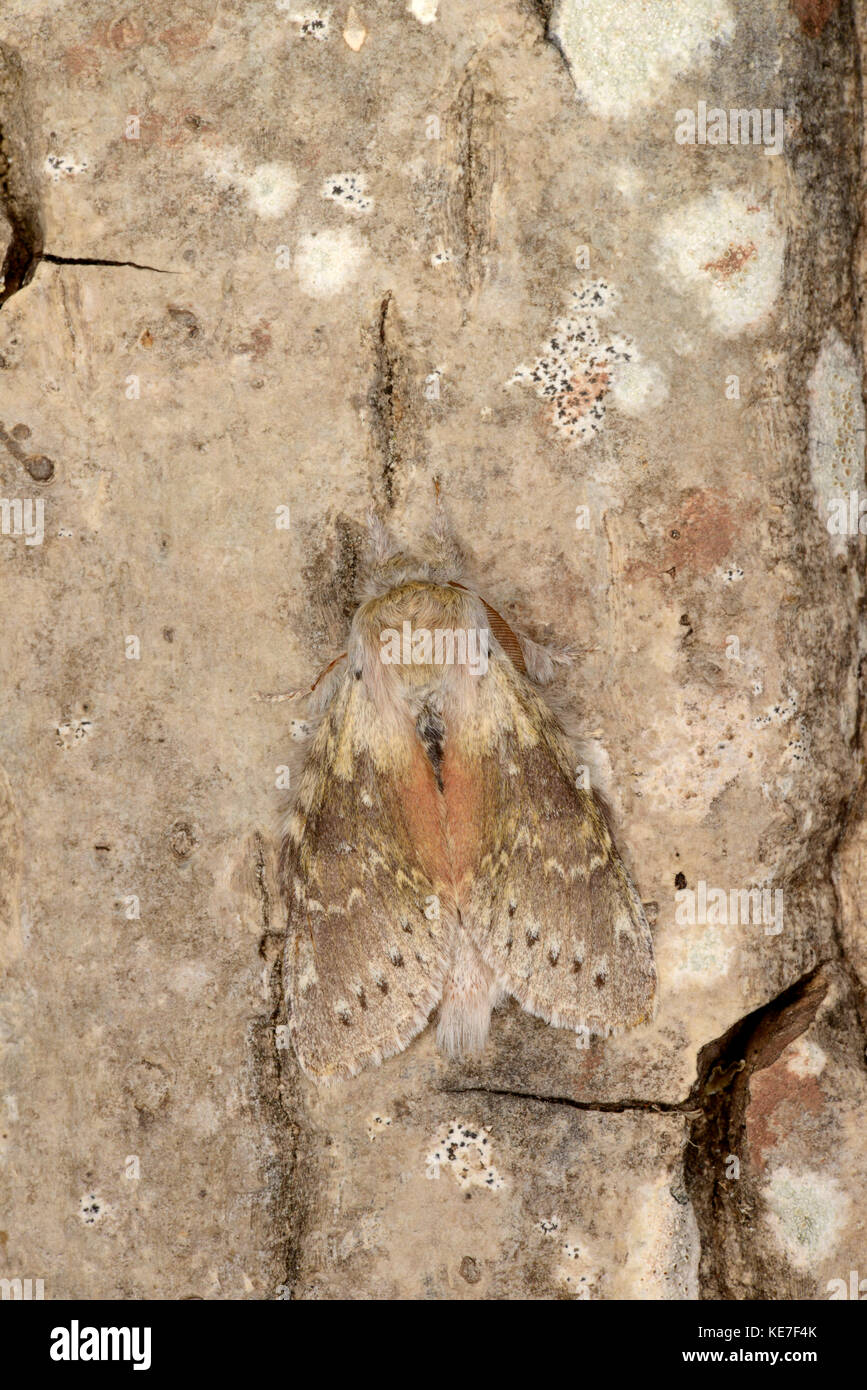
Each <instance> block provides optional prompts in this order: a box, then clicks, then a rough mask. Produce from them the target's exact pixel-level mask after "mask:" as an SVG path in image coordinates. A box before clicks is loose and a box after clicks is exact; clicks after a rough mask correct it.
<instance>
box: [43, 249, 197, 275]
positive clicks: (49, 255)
mask: <svg viewBox="0 0 867 1390" xmlns="http://www.w3.org/2000/svg"><path fill="white" fill-rule="evenodd" d="M36 260H37V263H38V262H39V261H47V262H48V264H49V265H95V266H118V267H121V268H129V269H130V270H151V271H153V273H154V274H155V275H180V274H181V272H180V271H179V270H164V269H163V267H162V266H158V265H144V264H142V262H141V261H113V260H110V259H107V258H105V257H101V256H56V255H54V253H53V252H51V251H43V252H42V253H41V254H40V255H39V256H37V258H36Z"/></svg>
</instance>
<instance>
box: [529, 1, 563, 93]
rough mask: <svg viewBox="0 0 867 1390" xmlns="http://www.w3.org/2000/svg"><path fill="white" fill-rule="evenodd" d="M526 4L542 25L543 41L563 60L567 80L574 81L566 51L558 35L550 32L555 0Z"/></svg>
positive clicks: (555, 5) (555, 4)
mask: <svg viewBox="0 0 867 1390" xmlns="http://www.w3.org/2000/svg"><path fill="white" fill-rule="evenodd" d="M528 4H529V7H530V10H531V12H532V13H533V14H534V15H535V16H536V18H537V19H538V20H539V23H540V24H541V26H542V38H543V40H544V41H545V43H549V44H550V45H551V47H552V48H553V49H556V51H557V53H558V54H559V55H560V58H561V59H562V61H563V66H564V67H565V69H566V71H567V73H568V74H569V80H570V81H574V79H573V78H572V69H571V67H570V65H569V59H568V58H567V57H566V51H565V49H564V48H563V45H562V43H561V42H560V39H559V36H558V35H557V34H553V33H552V32H551V20H552V19H553V18H554V10H555V9H556V8H557V0H528Z"/></svg>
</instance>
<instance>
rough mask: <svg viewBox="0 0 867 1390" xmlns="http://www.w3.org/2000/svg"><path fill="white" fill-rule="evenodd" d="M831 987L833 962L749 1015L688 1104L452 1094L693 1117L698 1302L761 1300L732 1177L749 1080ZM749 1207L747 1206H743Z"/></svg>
mask: <svg viewBox="0 0 867 1390" xmlns="http://www.w3.org/2000/svg"><path fill="white" fill-rule="evenodd" d="M829 983H830V979H829V974H828V963H822V964H821V965H817V966H816V967H815V968H814V969H813V970H811V971H809V972H808V974H806V975H804V976H802V977H801V979H799V980H797V981H796V982H795V983H794V984H793V985H790V986H789V988H788V989H785V990H783V991H782V993H780V994H778V995H777V996H776V997H775V998H774V999H771V1000H769V1001H768V1003H766V1004H762V1005H761V1006H760V1007H759V1008H758V1009H754V1010H753V1011H752V1012H751V1013H749V1014H746V1015H745V1017H744V1018H742V1019H739V1020H738V1022H737V1023H735V1024H733V1025H732V1027H731V1028H729V1029H728V1030H727V1032H725V1033H724V1034H723V1035H722V1036H721V1037H719V1038H716V1039H714V1040H713V1041H712V1042H709V1043H707V1044H706V1045H705V1046H704V1047H703V1048H702V1049H701V1051H700V1052H699V1055H698V1059H697V1063H696V1081H695V1085H694V1086H693V1087H692V1089H691V1090H690V1093H689V1095H688V1096H687V1097H686V1099H684V1100H679V1101H654V1100H612V1101H594V1100H575V1099H573V1098H572V1097H571V1096H550V1095H541V1094H539V1093H538V1092H532V1091H513V1090H505V1089H494V1088H487V1087H484V1086H452V1087H444V1088H443V1090H444V1092H445V1093H446V1094H449V1095H468V1094H480V1095H490V1096H501V1097H504V1098H507V1099H512V1100H524V1101H532V1102H534V1103H539V1104H544V1105H557V1106H566V1107H568V1108H569V1109H572V1110H580V1111H585V1112H589V1111H593V1112H598V1113H600V1114H614V1115H616V1114H625V1113H629V1112H636V1111H637V1112H645V1113H646V1112H655V1113H658V1114H663V1115H682V1116H684V1118H685V1119H687V1120H690V1121H691V1123H690V1126H689V1134H688V1136H687V1140H686V1146H685V1154H684V1185H685V1187H686V1191H687V1193H688V1195H689V1199H690V1201H691V1203H692V1207H693V1211H694V1213H695V1218H696V1223H697V1226H698V1231H699V1242H700V1247H701V1253H700V1259H699V1288H700V1293H699V1297H700V1298H703V1299H727V1298H744V1297H755V1296H756V1294H755V1290H749V1289H745V1288H744V1287H743V1285H742V1283H741V1282H739V1279H738V1273H737V1271H740V1270H742V1269H744V1267H745V1265H746V1261H745V1259H744V1254H743V1246H744V1218H745V1217H746V1218H747V1226H748V1222H749V1218H750V1217H751V1215H752V1213H753V1209H754V1206H755V1194H754V1192H753V1191H752V1190H751V1187H750V1185H749V1179H748V1177H747V1178H741V1179H739V1180H738V1181H735V1180H733V1179H729V1178H727V1177H726V1168H727V1166H728V1165H729V1163H730V1160H731V1158H732V1157H736V1158H738V1160H739V1162H740V1161H741V1157H742V1151H743V1147H744V1142H745V1138H746V1114H747V1106H748V1104H749V1098H750V1078H751V1077H752V1076H754V1075H755V1073H756V1072H759V1071H763V1070H764V1069H765V1068H766V1067H769V1066H771V1065H772V1064H773V1063H774V1062H775V1061H776V1060H777V1058H778V1057H779V1056H780V1054H781V1053H782V1052H783V1050H784V1049H785V1048H786V1047H788V1046H789V1044H790V1043H791V1042H793V1041H794V1040H795V1038H797V1037H799V1036H800V1035H801V1034H802V1033H803V1032H805V1031H806V1029H807V1028H808V1027H809V1026H810V1024H811V1023H812V1021H813V1019H814V1018H815V1016H816V1012H817V1010H818V1008H819V1005H820V1004H821V1002H822V1000H823V999H824V997H825V994H826V992H827V989H828V985H829ZM744 1203H746V1205H744Z"/></svg>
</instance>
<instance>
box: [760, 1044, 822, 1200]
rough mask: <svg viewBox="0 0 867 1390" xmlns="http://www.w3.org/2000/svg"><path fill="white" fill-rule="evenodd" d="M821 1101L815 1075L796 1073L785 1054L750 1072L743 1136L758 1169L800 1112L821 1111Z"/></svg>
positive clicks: (797, 1119) (820, 1092) (795, 1122)
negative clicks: (762, 1068) (788, 1063)
mask: <svg viewBox="0 0 867 1390" xmlns="http://www.w3.org/2000/svg"><path fill="white" fill-rule="evenodd" d="M824 1104H825V1097H824V1095H823V1093H822V1089H821V1087H820V1086H819V1083H818V1082H817V1080H816V1078H815V1076H796V1075H795V1073H794V1072H792V1071H790V1070H789V1067H788V1065H787V1059H786V1058H785V1057H781V1058H780V1060H779V1061H778V1062H775V1063H774V1065H773V1066H772V1067H768V1068H767V1070H766V1071H762V1072H758V1073H757V1074H756V1075H755V1076H753V1077H752V1079H751V1080H750V1104H749V1108H748V1109H747V1140H748V1142H749V1148H750V1160H751V1162H752V1163H753V1165H754V1166H755V1168H756V1169H757V1170H758V1171H759V1172H762V1171H763V1170H764V1167H765V1160H766V1156H767V1152H768V1150H772V1149H773V1148H774V1147H775V1146H776V1145H777V1144H778V1143H779V1142H780V1140H781V1139H784V1138H785V1137H786V1136H787V1135H789V1134H790V1133H791V1132H792V1129H793V1128H794V1127H795V1126H796V1125H797V1124H798V1121H799V1119H801V1118H802V1117H803V1116H804V1115H819V1114H821V1112H822V1109H823V1107H824ZM778 1108H779V1110H780V1113H779V1115H777V1109H778Z"/></svg>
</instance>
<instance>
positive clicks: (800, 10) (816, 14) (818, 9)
mask: <svg viewBox="0 0 867 1390" xmlns="http://www.w3.org/2000/svg"><path fill="white" fill-rule="evenodd" d="M791 6H792V12H793V14H796V15H797V16H798V22H799V24H800V26H801V29H802V30H803V32H804V33H805V34H806V35H807V37H808V38H810V39H816V38H818V37H819V35H820V34H821V32H822V30H823V29H824V27H825V25H826V24H827V23H828V20H829V19H830V18H831V15H832V14H833V13H834V11H835V10H836V8H837V0H791Z"/></svg>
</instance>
